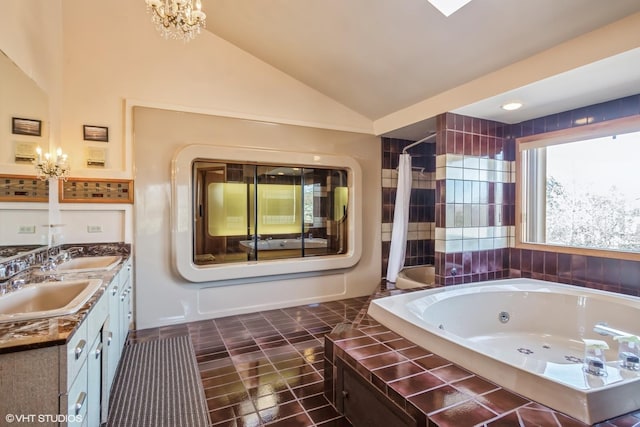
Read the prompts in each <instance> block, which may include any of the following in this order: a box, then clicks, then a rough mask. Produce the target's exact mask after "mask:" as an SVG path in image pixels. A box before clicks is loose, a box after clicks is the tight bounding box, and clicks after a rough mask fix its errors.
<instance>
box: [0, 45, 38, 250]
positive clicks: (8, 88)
mask: <svg viewBox="0 0 640 427" xmlns="http://www.w3.org/2000/svg"><path fill="white" fill-rule="evenodd" d="M13 118H21V119H28V120H30V121H33V122H34V123H36V122H38V121H39V122H40V124H41V130H40V133H41V134H40V135H39V136H38V135H30V134H29V132H22V133H14V132H13V129H12V123H13ZM48 122H49V100H48V97H47V94H46V93H45V92H44V91H43V90H42V89H41V88H40V87H39V86H38V85H37V84H36V83H35V82H34V81H33V80H32V79H31V78H30V77H29V76H28V75H27V74H25V73H24V72H23V71H22V70H21V69H20V68H19V67H18V66H17V65H16V64H15V63H14V62H13V61H12V60H11V59H10V58H8V57H7V56H6V55H5V54H4V53H3V52H2V51H0V141H2V142H0V147H2V150H0V165H2V166H1V167H2V170H3V172H5V173H6V172H8V173H14V172H15V174H17V175H34V176H35V170H34V169H33V166H32V164H31V159H30V157H29V155H30V154H29V153H31V152H33V153H34V154H35V148H36V147H38V146H40V147H42V148H43V149H44V150H45V151H47V150H48V149H49V138H48ZM18 132H19V130H18ZM4 185H8V184H5V183H4V182H0V191H2V190H3V189H5V187H4ZM32 205H33V207H32ZM43 205H44V204H43V203H18V202H2V203H0V262H2V261H4V260H5V259H6V258H8V257H12V256H16V255H17V254H21V253H24V252H29V251H30V250H33V249H36V248H39V247H41V246H40V245H42V240H43V233H46V231H47V230H44V229H43V225H44V224H47V223H48V222H49V220H48V213H47V212H48V211H47V207H46V205H45V206H43Z"/></svg>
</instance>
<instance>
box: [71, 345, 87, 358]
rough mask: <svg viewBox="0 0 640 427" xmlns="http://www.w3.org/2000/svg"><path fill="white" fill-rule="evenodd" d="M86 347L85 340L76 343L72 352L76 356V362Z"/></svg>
mask: <svg viewBox="0 0 640 427" xmlns="http://www.w3.org/2000/svg"><path fill="white" fill-rule="evenodd" d="M86 345H87V342H86V341H85V340H80V341H79V342H78V345H77V346H76V348H75V349H74V350H73V354H75V355H76V360H78V359H79V358H80V355H81V354H82V351H83V350H84V347H85V346H86Z"/></svg>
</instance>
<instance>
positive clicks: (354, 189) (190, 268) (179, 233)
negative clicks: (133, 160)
mask: <svg viewBox="0 0 640 427" xmlns="http://www.w3.org/2000/svg"><path fill="white" fill-rule="evenodd" d="M283 158H284V159H287V161H286V162H284V163H283V162H282V159H283ZM197 159H211V160H214V161H221V162H224V161H232V162H252V163H258V164H269V165H275V164H277V165H286V166H295V167H323V168H341V169H346V170H347V185H348V188H349V202H348V203H349V204H348V206H349V214H350V217H351V218H350V219H349V221H348V230H347V233H348V239H349V240H348V241H349V245H348V247H349V250H348V252H347V253H345V254H340V255H327V256H317V257H309V258H290V259H281V260H270V261H246V262H237V263H230V264H217V265H205V266H203V265H196V264H194V262H193V243H192V242H193V205H194V204H193V194H194V192H193V180H192V164H193V162H194V161H195V160H197ZM171 168H172V170H171V172H172V186H171V233H172V251H171V252H172V258H173V261H174V265H175V268H176V270H177V271H178V273H179V274H180V275H181V276H182V277H183V278H185V279H186V280H188V281H190V282H220V281H229V280H234V281H235V280H237V279H250V278H260V277H265V276H281V275H288V274H296V273H311V272H322V271H327V270H337V269H346V268H350V267H353V266H354V265H356V264H357V263H358V261H359V260H360V257H361V255H362V193H363V191H362V170H361V168H360V165H359V164H358V162H357V161H356V160H355V159H353V158H352V157H349V156H338V155H332V154H321V153H303V152H296V151H286V152H283V151H281V150H279V151H275V150H267V149H257V148H238V147H229V146H219V145H188V146H185V147H183V148H182V149H180V150H179V151H178V152H177V153H176V154H175V156H174V157H173V160H172V164H171Z"/></svg>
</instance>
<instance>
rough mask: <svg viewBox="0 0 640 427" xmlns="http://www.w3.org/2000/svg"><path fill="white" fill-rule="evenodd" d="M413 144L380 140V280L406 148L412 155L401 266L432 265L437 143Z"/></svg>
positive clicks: (384, 271)
mask: <svg viewBox="0 0 640 427" xmlns="http://www.w3.org/2000/svg"><path fill="white" fill-rule="evenodd" d="M414 143H415V141H409V140H404V139H397V138H385V137H383V138H382V277H383V278H384V277H387V274H388V266H389V256H390V253H391V240H392V230H393V221H394V210H395V203H396V195H397V188H398V172H399V171H398V167H399V163H400V156H401V155H402V153H403V150H405V148H407V147H409V148H408V149H407V150H406V152H407V153H408V154H409V155H410V156H411V165H410V168H411V190H410V200H409V204H408V224H407V230H406V236H407V239H406V244H405V251H404V257H403V260H402V265H403V266H404V267H411V266H419V265H433V264H434V258H435V202H436V200H435V182H436V181H435V171H436V161H435V153H436V144H435V138H430V139H428V140H426V141H424V142H421V143H420V144H417V145H415V146H412V147H410V146H411V145H412V144H414Z"/></svg>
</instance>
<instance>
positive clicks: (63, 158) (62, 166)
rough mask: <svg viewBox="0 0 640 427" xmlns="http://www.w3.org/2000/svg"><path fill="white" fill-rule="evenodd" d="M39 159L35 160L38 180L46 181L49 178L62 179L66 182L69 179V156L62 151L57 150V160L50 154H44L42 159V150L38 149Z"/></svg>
mask: <svg viewBox="0 0 640 427" xmlns="http://www.w3.org/2000/svg"><path fill="white" fill-rule="evenodd" d="M36 154H37V158H36V160H35V162H34V163H35V167H36V172H37V173H38V178H40V179H41V180H43V181H46V180H47V179H49V178H54V179H62V180H63V181H66V180H67V178H68V177H69V170H70V169H69V164H68V163H67V155H66V154H63V153H62V149H61V148H58V149H57V150H56V158H55V159H52V158H51V155H50V154H49V153H45V154H44V159H43V158H42V149H41V148H40V147H38V148H36Z"/></svg>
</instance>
